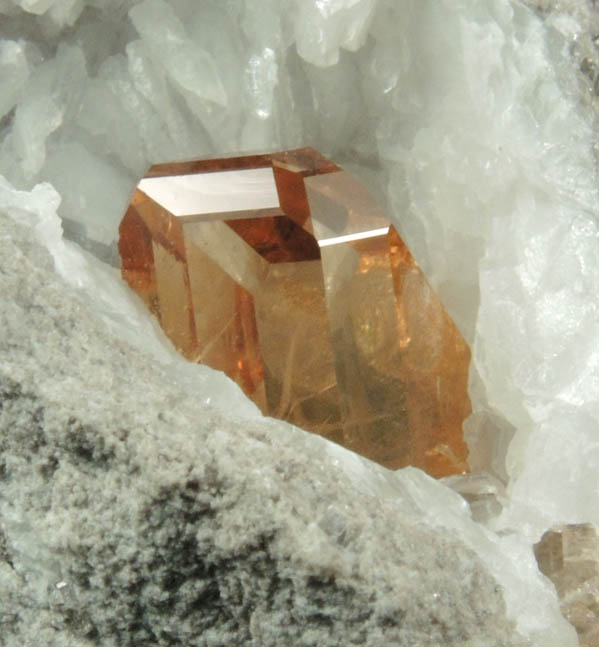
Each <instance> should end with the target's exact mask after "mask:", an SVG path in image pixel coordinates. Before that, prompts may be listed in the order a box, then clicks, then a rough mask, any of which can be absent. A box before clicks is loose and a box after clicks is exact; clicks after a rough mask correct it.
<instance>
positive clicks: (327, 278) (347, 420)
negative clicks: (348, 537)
mask: <svg viewBox="0 0 599 647" xmlns="http://www.w3.org/2000/svg"><path fill="white" fill-rule="evenodd" d="M119 249H120V254H121V261H122V272H123V277H124V278H125V280H126V281H127V282H128V283H129V285H130V286H131V287H132V288H133V289H134V290H135V291H136V292H137V293H138V294H139V296H140V297H141V298H142V299H143V300H144V301H145V302H146V304H147V305H148V307H149V308H150V310H151V311H152V312H153V313H154V314H155V315H156V317H157V318H158V319H159V321H160V324H161V325H162V328H163V329H164V331H165V333H166V334H167V336H168V337H169V338H170V339H171V341H172V342H173V344H174V345H175V346H176V347H177V348H178V349H179V350H180V351H181V352H182V353H183V354H184V355H185V356H186V357H187V358H188V359H190V360H192V361H197V362H202V363H205V364H208V365H210V366H212V367H213V368H216V369H218V370H222V371H224V372H225V373H226V374H227V375H229V376H230V377H231V378H232V379H234V380H235V381H237V382H238V383H239V384H240V386H241V387H242V388H243V390H244V391H245V393H246V394H247V395H248V396H249V397H250V398H252V399H253V400H254V401H255V402H256V403H257V404H258V406H259V407H260V408H261V409H262V411H263V412H264V413H265V414H267V415H271V416H274V417H277V418H283V419H285V420H288V421H290V422H292V423H294V424H296V425H298V426H300V427H303V428H304V429H308V430H310V431H313V432H316V433H318V434H321V435H323V436H325V437H327V438H329V439H331V440H333V441H335V442H338V443H340V444H342V445H344V446H346V447H347V448H349V449H352V450H354V451H356V452H358V453H360V454H362V455H364V456H367V457H368V458H371V459H373V460H376V461H378V462H379V463H381V464H383V465H385V466H387V467H390V468H392V469H396V468H399V467H403V466H406V465H414V466H417V467H420V468H422V469H424V470H426V471H428V472H429V473H430V474H433V475H435V476H444V475H447V474H452V473H457V472H463V471H466V470H467V469H468V467H467V462H466V458H467V449H466V445H465V443H464V440H463V436H462V422H463V420H464V418H465V417H466V416H467V415H468V414H469V413H470V400H469V398H468V394H467V382H468V367H469V362H470V351H469V348H468V346H467V344H466V343H465V341H464V339H463V338H462V336H461V334H460V333H459V331H458V330H457V328H456V326H455V325H454V323H453V322H452V321H451V319H450V318H449V316H448V314H447V312H446V311H445V309H444V308H443V306H442V305H441V303H440V302H439V299H438V297H437V296H436V294H435V293H434V291H433V290H432V289H431V288H430V286H429V284H428V282H427V281H426V279H425V277H424V275H423V274H422V272H421V270H420V269H419V267H418V265H417V263H416V262H415V260H414V259H413V258H412V256H411V254H410V252H409V251H408V249H407V247H406V246H405V244H404V243H403V241H402V239H401V238H400V236H399V234H398V233H397V231H396V230H395V228H394V227H393V226H392V225H391V224H390V222H389V220H388V219H387V218H386V217H385V215H384V213H383V212H382V210H381V208H380V207H379V206H378V205H377V203H376V202H375V200H374V199H373V198H372V196H371V195H370V194H369V192H368V190H367V189H366V187H365V186H364V185H362V184H361V183H359V182H358V181H357V180H356V179H354V178H353V177H352V176H350V175H349V174H348V173H347V172H345V171H344V170H342V169H341V168H339V167H338V166H337V165H335V164H334V163H332V162H331V161H329V160H327V159H325V158H324V157H322V156H321V155H320V154H319V153H317V152H316V151H314V150H312V149H309V148H306V149H300V150H295V151H286V152H282V153H274V154H270V155H253V156H245V157H236V158H227V159H218V160H204V161H192V162H182V163H174V164H159V165H155V166H153V167H152V168H151V169H150V170H149V172H148V174H147V176H146V177H145V178H144V179H143V180H142V181H141V182H140V183H139V186H138V188H137V191H136V192H135V195H134V197H133V199H132V201H131V204H130V206H129V209H128V210H127V213H126V214H125V217H124V219H123V221H122V223H121V227H120V241H119Z"/></svg>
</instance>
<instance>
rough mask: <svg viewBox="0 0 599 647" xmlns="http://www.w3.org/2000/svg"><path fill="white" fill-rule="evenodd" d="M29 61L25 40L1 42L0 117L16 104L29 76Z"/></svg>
mask: <svg viewBox="0 0 599 647" xmlns="http://www.w3.org/2000/svg"><path fill="white" fill-rule="evenodd" d="M29 71H30V70H29V63H28V61H27V55H26V52H25V43H24V41H20V42H17V41H14V40H5V41H1V42H0V79H2V94H0V119H1V118H2V117H4V115H6V114H7V113H8V112H10V110H12V109H13V107H14V106H15V105H16V103H17V101H18V100H19V98H20V95H21V93H22V91H23V88H24V87H25V82H26V81H27V78H28V77H29Z"/></svg>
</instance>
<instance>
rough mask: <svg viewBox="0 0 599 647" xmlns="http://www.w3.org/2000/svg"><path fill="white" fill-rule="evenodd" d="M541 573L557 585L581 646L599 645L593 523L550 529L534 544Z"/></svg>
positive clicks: (597, 546)
mask: <svg viewBox="0 0 599 647" xmlns="http://www.w3.org/2000/svg"><path fill="white" fill-rule="evenodd" d="M534 549H535V556H536V558H537V562H538V564H539V568H540V570H541V572H542V573H543V574H544V575H546V576H547V577H548V578H549V579H550V580H551V581H552V582H553V584H554V585H555V588H556V590H557V594H558V596H559V598H560V602H561V608H562V613H563V614H564V617H565V618H566V619H567V620H568V621H569V622H570V623H571V624H572V625H573V626H574V628H575V629H576V631H577V632H578V636H579V638H580V644H581V646H582V647H599V535H598V534H597V528H596V527H595V526H594V525H593V524H590V523H579V524H568V525H564V526H559V527H556V528H553V529H551V530H549V531H547V532H546V533H545V534H544V535H543V537H542V538H541V541H540V542H539V543H538V544H535V547H534Z"/></svg>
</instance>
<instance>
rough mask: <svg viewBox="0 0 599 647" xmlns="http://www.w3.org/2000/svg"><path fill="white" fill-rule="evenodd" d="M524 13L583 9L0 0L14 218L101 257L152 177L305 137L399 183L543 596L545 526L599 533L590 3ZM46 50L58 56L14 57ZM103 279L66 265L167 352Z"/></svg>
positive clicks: (546, 618)
mask: <svg viewBox="0 0 599 647" xmlns="http://www.w3.org/2000/svg"><path fill="white" fill-rule="evenodd" d="M530 4H536V5H539V6H541V5H542V6H543V8H545V9H546V8H548V7H551V8H555V7H556V6H557V5H559V6H558V8H559V9H568V10H571V11H572V12H573V13H572V15H570V14H568V15H565V14H560V13H555V14H551V13H549V14H545V15H544V17H543V18H540V17H539V16H538V15H536V14H535V13H534V12H533V11H531V10H530V9H529V8H527V6H526V5H525V4H524V3H522V2H518V1H517V0H514V1H513V2H510V1H509V0H427V2H422V0H402V1H401V2H398V1H396V0H285V1H280V2H279V1H278V0H264V2H260V3H243V2H237V1H236V0H232V1H230V2H229V1H228V2H223V3H197V2H193V1H192V0H173V1H172V2H163V1H160V0H145V1H144V2H142V3H140V2H136V1H135V0H128V1H127V0H110V1H109V0H105V1H104V0H93V1H88V2H85V3H84V6H85V7H86V8H87V9H86V10H85V11H82V12H80V10H81V8H82V5H81V4H80V3H78V2H74V1H72V0H64V1H59V0H56V1H55V2H50V1H48V2H37V3H35V2H30V3H29V4H28V5H27V7H29V9H27V12H28V13H27V12H26V13H23V11H22V10H21V9H20V8H19V7H21V6H23V7H25V3H22V2H13V1H9V0H0V14H1V15H0V174H2V175H4V176H6V177H7V179H8V180H9V181H10V182H11V183H12V184H13V185H15V186H16V187H17V189H18V190H19V191H20V193H10V192H11V191H13V189H10V190H9V189H7V188H6V186H5V185H2V187H0V191H4V193H3V195H4V196H5V197H4V198H3V199H4V200H5V202H4V203H1V202H0V206H2V204H4V205H5V207H4V208H10V209H11V210H13V211H14V210H15V209H17V210H18V209H19V208H23V209H25V211H27V208H25V207H18V206H16V205H15V204H12V203H10V204H9V202H10V200H17V201H18V200H21V199H23V200H29V201H31V200H35V201H36V204H38V201H39V204H38V206H39V208H40V209H42V210H43V209H44V207H43V203H44V201H47V204H48V205H51V209H50V211H53V210H54V209H55V208H57V209H58V213H59V214H60V216H61V217H62V218H63V219H64V221H65V228H68V227H70V228H71V229H72V231H73V232H75V233H72V234H70V235H73V236H75V237H77V236H79V239H80V240H82V241H83V242H85V243H89V242H90V241H91V242H95V243H101V244H103V245H105V246H107V245H109V244H114V241H115V240H116V237H117V225H118V222H119V220H120V218H121V217H122V213H123V209H124V207H125V205H126V203H127V200H128V198H129V195H130V192H131V191H132V189H133V187H134V185H135V182H136V180H137V179H138V177H139V176H140V175H141V174H142V173H143V169H144V167H145V166H146V165H147V164H149V163H150V162H152V161H164V160H169V159H177V158H178V159H181V158H190V157H196V156H197V157H201V156H206V155H209V154H219V153H221V154H226V153H232V152H238V151H242V150H250V149H252V150H255V149H273V148H287V147H292V146H302V145H308V144H309V145H313V146H315V147H316V148H320V149H321V150H322V152H323V153H324V154H327V155H332V156H334V157H335V159H338V160H339V161H340V162H341V163H342V164H343V163H344V160H346V159H347V160H349V161H351V162H352V169H354V170H355V171H356V172H358V173H359V174H360V175H361V177H364V178H368V179H369V183H372V185H373V186H375V185H376V186H386V187H387V189H388V190H387V195H386V198H387V200H388V202H389V204H390V205H391V206H392V207H393V211H394V217H395V220H396V224H397V226H398V228H399V229H400V231H401V233H402V235H403V236H404V238H405V239H406V242H407V243H408V246H409V247H410V249H411V250H412V251H413V253H414V256H415V257H416V259H417V260H418V261H419V263H420V264H421V266H422V267H423V269H424V271H425V272H426V273H427V275H428V276H429V278H430V280H431V283H432V284H433V286H434V287H435V289H436V290H437V291H438V293H439V294H440V295H441V297H442V299H443V301H444V303H445V304H446V305H447V307H448V309H449V311H450V313H451V315H452V316H453V317H454V319H455V320H456V322H457V323H458V324H459V326H460V327H461V329H462V331H463V332H464V334H465V336H466V337H467V338H468V340H469V342H471V343H472V345H473V356H474V360H473V367H472V376H471V395H472V400H473V404H474V409H475V412H474V414H473V416H472V417H471V419H470V420H469V421H468V424H467V434H468V437H469V442H470V446H471V449H472V464H473V465H474V466H476V467H477V468H481V469H482V468H485V469H488V470H489V471H490V472H492V473H493V474H494V475H495V476H497V477H499V478H501V479H503V480H509V483H508V486H507V507H506V510H505V511H504V513H503V515H502V516H501V517H500V518H499V519H498V520H496V521H495V522H494V524H495V528H497V529H501V531H502V534H501V537H502V539H498V537H496V538H495V540H493V541H496V542H498V543H497V546H499V547H500V548H497V550H501V551H503V554H504V555H512V556H513V559H514V564H515V568H516V570H518V568H520V569H521V572H522V573H523V574H528V575H529V576H530V580H531V582H532V581H534V580H535V578H536V577H537V575H536V573H535V569H534V567H533V566H534V563H533V562H532V561H531V559H532V558H531V553H530V550H528V548H529V547H530V545H531V543H532V542H533V541H534V540H536V539H537V538H538V537H539V536H540V533H541V532H542V531H543V530H545V529H546V528H547V527H548V526H550V525H552V524H553V523H558V522H559V523H563V522H574V521H578V522H584V521H593V522H595V523H599V506H597V505H596V504H595V501H596V500H597V494H598V492H597V485H598V482H597V477H596V472H597V465H598V461H599V456H598V447H599V442H598V439H599V431H598V430H599V420H598V418H599V404H598V403H599V377H598V376H599V352H598V350H597V349H598V348H599V343H598V337H599V328H598V326H599V323H598V322H599V316H598V315H599V313H598V312H597V307H598V306H597V302H598V294H599V284H598V283H599V244H598V243H599V240H598V229H597V214H598V212H599V199H598V194H597V186H599V185H598V184H597V175H596V158H595V154H594V151H593V146H594V144H595V143H596V135H595V132H596V122H597V104H598V103H599V102H598V101H597V100H596V97H595V98H593V95H592V92H589V87H591V89H592V86H593V84H594V83H595V82H596V77H597V76H598V75H599V72H597V73H595V72H593V69H595V68H593V65H596V62H593V61H594V60H595V59H593V56H597V55H596V51H595V47H594V45H592V42H591V41H592V39H591V37H590V34H592V33H596V31H594V30H595V28H596V27H597V24H596V23H597V16H596V12H594V13H593V10H592V7H591V4H590V3H580V2H575V0H572V1H569V2H566V1H565V0H564V2H558V0H556V1H555V2H549V0H543V1H542V2H541V0H538V1H535V2H533V0H530ZM582 4H584V7H585V9H584V10H583V9H580V7H582ZM43 7H45V9H44V8H43ZM576 7H578V9H576V10H575V8H576ZM33 11H35V12H33ZM593 16H594V18H593ZM581 17H582V18H584V20H586V21H587V22H586V23H584V24H585V27H584V28H582V29H581V27H580V26H579V23H578V22H577V21H578V20H579V19H582V18H581ZM71 24H72V26H70V27H69V25H71ZM579 32H580V33H579ZM32 34H37V36H36V38H38V39H39V40H40V42H39V43H37V45H38V47H39V52H43V56H44V58H43V60H42V57H41V55H40V54H39V52H37V53H36V51H35V44H32V43H28V44H27V45H24V44H23V42H24V40H26V39H27V40H31V39H32V38H33V36H32ZM21 36H22V40H21ZM583 36H585V37H586V40H585V38H583ZM583 41H584V42H587V41H589V42H588V43H587V45H588V47H587V46H586V45H585V47H586V49H585V47H583ZM589 43H590V44H589ZM28 48H29V49H28ZM577 52H579V53H578V54H577ZM594 52H595V53H594ZM576 56H581V57H582V58H581V59H576ZM585 61H586V62H585ZM589 61H590V62H589ZM582 63H584V66H586V69H587V72H586V73H585V74H586V77H585V78H586V80H585V78H583V75H582V74H579V73H578V71H577V65H578V66H579V67H580V66H581V65H582ZM584 66H583V67H584ZM597 70H599V68H597ZM585 83H587V85H585ZM589 84H590V86H589ZM13 110H14V112H13ZM381 163H382V164H381ZM381 166H382V168H381ZM47 181H51V182H52V184H53V186H54V187H55V188H56V189H58V191H59V192H60V195H61V198H62V201H61V204H60V206H58V205H57V196H56V193H55V192H52V191H51V190H50V188H49V187H48V186H47V185H44V184H43V183H44V182H47ZM36 185H38V186H37V188H35V189H34V188H33V187H34V186H36ZM40 186H41V187H42V188H40ZM17 189H14V191H16V190H17ZM28 191H32V193H31V194H30V193H28ZM9 193H10V195H12V196H13V197H12V198H10V200H9V202H7V200H8V199H7V198H6V195H9ZM14 196H18V197H17V198H15V197H14ZM24 196H28V197H24ZM11 204H12V206H11ZM6 205H8V206H6ZM78 226H79V227H80V228H81V229H82V233H77V231H76V230H77V227H78ZM48 231H49V233H48V234H47V235H48V237H49V240H52V241H54V242H56V240H57V234H56V232H57V229H56V228H55V227H54V225H52V226H51V227H50V229H49V230H48ZM48 244H49V245H50V246H52V245H53V244H54V243H52V244H51V243H48ZM67 247H68V246H67ZM64 249H66V248H64ZM69 249H70V248H69ZM64 254H67V252H64ZM67 255H68V254H67ZM59 257H60V253H57V254H56V258H57V259H58V258H59ZM57 262H58V261H57ZM86 262H87V261H86ZM90 263H91V262H90ZM90 263H87V265H86V264H85V263H83V264H81V263H78V262H73V263H71V264H70V265H68V267H69V269H67V270H63V271H64V272H65V274H67V275H69V276H70V278H72V279H73V280H79V281H80V282H81V284H85V285H88V286H89V285H90V284H93V281H94V278H93V277H96V282H97V283H98V284H100V285H102V290H103V291H104V295H105V296H104V297H102V299H101V300H99V303H101V304H102V305H101V307H100V306H99V307H100V311H101V312H102V316H106V317H109V318H110V317H112V320H113V322H114V325H115V326H118V325H123V335H125V336H127V335H129V337H137V338H138V343H143V342H141V341H140V340H141V339H143V337H144V335H146V334H148V335H150V333H148V331H149V330H152V331H153V332H152V333H151V335H150V336H149V337H148V339H150V338H151V339H152V340H153V341H148V342H147V343H148V344H150V345H151V346H152V347H153V348H155V347H157V346H156V344H157V343H158V342H156V339H159V336H156V334H157V333H156V331H155V329H154V328H152V325H153V324H150V323H147V321H146V324H143V323H141V322H142V321H143V313H142V311H139V312H136V311H134V310H131V304H130V303H129V305H127V300H126V298H125V297H124V296H123V292H122V289H121V288H122V286H120V287H117V286H119V285H120V284H119V283H118V281H116V282H113V278H114V277H115V276H116V273H115V271H113V270H112V269H106V268H103V269H101V266H100V265H97V264H96V265H93V264H90ZM58 265H59V267H60V262H58ZM82 267H86V268H87V269H85V270H83V269H81V268H82ZM77 277H78V278H77ZM100 277H101V278H100ZM111 300H112V301H111ZM110 303H112V306H110V305H109V304H110ZM119 312H121V313H124V312H126V313H128V314H127V316H126V317H123V316H119V315H118V313H119ZM128 318H130V319H131V321H135V322H136V323H135V325H134V326H127V325H126V324H124V321H125V320H127V319H128ZM144 326H145V328H144ZM152 335H154V337H152ZM129 337H127V338H129ZM169 361H170V360H169ZM197 370H200V369H198V368H197V367H190V368H189V371H191V372H193V371H197ZM205 375H210V376H212V377H210V378H209V379H210V380H212V381H211V384H213V385H214V391H213V393H214V394H215V395H214V397H217V395H216V394H217V393H221V392H222V393H223V394H226V393H228V391H227V388H228V387H225V386H224V385H225V384H226V383H227V381H226V380H225V379H224V378H216V377H214V375H215V374H214V372H209V373H205ZM190 379H191V378H190ZM206 379H208V378H206ZM219 379H220V380H221V382H219V381H218V380H219ZM225 399H226V396H224V395H223V396H222V398H221V402H223V403H224V402H225ZM235 402H236V404H235V407H238V408H239V411H242V412H243V411H245V413H247V415H255V410H254V409H252V410H251V412H249V413H248V411H249V409H247V408H246V409H244V408H243V407H244V405H243V404H240V402H241V401H238V400H236V401H235ZM245 406H248V405H245ZM250 409H251V407H250ZM418 487H424V485H422V484H419V485H418ZM485 541H486V540H485ZM489 541H490V540H489ZM485 545H486V544H485V542H484V541H483V542H481V543H480V544H479V548H478V549H477V551H480V553H481V554H482V553H484V551H485V550H486V549H485ZM527 547H528V548H527ZM527 551H528V552H527ZM491 552H492V551H491ZM491 552H489V559H490V560H491V561H493V560H494V557H492V556H491ZM493 554H495V553H493ZM494 563H495V562H494ZM497 563H503V562H501V560H499V561H498V562H497ZM508 570H509V569H508ZM508 579H509V578H508ZM511 581H512V584H505V587H506V591H507V590H508V589H510V592H508V593H506V596H507V598H508V600H510V599H511V600H512V602H510V609H512V612H513V613H514V614H515V616H516V615H518V614H519V613H520V615H519V617H518V618H517V621H518V623H519V626H526V627H528V629H529V630H531V631H532V630H533V629H534V626H535V623H536V624H537V628H540V629H542V628H543V627H550V626H552V622H555V618H553V619H552V615H551V614H552V613H553V612H552V611H551V609H550V605H548V604H546V603H545V602H543V603H541V602H539V606H538V608H535V607H534V604H535V603H536V600H537V597H536V596H531V597H530V598H528V599H524V598H526V593H521V595H522V596H523V598H522V599H521V600H520V602H518V600H519V598H518V597H517V596H518V595H519V594H517V593H514V591H516V589H517V588H518V587H520V586H523V584H522V582H520V584H516V583H515V582H516V580H511ZM519 590H520V591H527V590H528V589H526V588H523V589H519ZM510 595H511V596H515V597H511V598H510ZM538 599H541V598H538ZM519 604H521V607H522V611H521V612H519V611H518V605H519ZM527 605H528V606H527ZM531 605H533V606H531ZM527 623H528V624H527ZM542 630H543V631H544V629H542ZM545 644H546V645H551V646H552V645H555V646H556V647H558V646H559V647H561V646H562V644H563V643H560V642H559V640H557V639H555V640H553V642H552V640H551V637H548V638H547V641H546V643H545Z"/></svg>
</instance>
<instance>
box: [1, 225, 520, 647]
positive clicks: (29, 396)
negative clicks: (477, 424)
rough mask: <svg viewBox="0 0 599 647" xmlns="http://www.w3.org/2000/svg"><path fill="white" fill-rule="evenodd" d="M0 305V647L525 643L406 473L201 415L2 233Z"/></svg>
mask: <svg viewBox="0 0 599 647" xmlns="http://www.w3.org/2000/svg"><path fill="white" fill-rule="evenodd" d="M0 294H1V295H2V308H1V309H0V628H1V630H0V645H2V646H3V647H16V646H17V645H19V646H22V645H57V646H58V645H60V646H66V645H70V646H73V647H75V646H78V647H81V646H83V645H101V646H103V647H104V646H109V645H110V646H112V645H119V646H122V647H128V646H133V645H155V646H163V645H187V646H190V647H191V646H214V647H216V646H221V645H248V646H255V647H258V646H270V645H289V646H291V645H305V646H308V645H313V646H318V647H328V646H331V647H332V646H337V645H339V646H341V645H343V646H348V645H367V646H375V645H376V646H382V645H385V646H388V647H390V646H408V645H410V646H416V645H418V646H419V647H420V646H422V647H424V646H428V645H430V646H433V645H435V646H438V645H444V646H455V647H457V646H458V645H459V646H460V647H463V646H467V645H468V646H474V645H477V646H483V645H484V646H485V647H493V646H496V647H500V646H501V647H505V646H510V647H511V646H517V645H523V644H524V641H523V639H522V638H521V637H520V636H519V635H517V633H516V632H515V630H514V629H513V627H512V625H511V624H510V623H509V622H508V621H507V620H506V618H505V605H504V602H503V597H502V589H501V587H499V586H497V583H496V582H495V581H494V580H493V578H492V577H491V576H490V575H489V574H488V573H487V572H486V570H485V569H484V568H483V567H482V565H481V563H480V561H479V560H478V558H477V557H476V556H475V555H474V553H472V552H471V551H470V550H469V549H468V548H466V547H465V546H464V545H463V544H462V543H461V542H460V540H459V538H458V537H456V536H452V535H451V534H450V533H449V532H447V531H443V530H441V529H434V528H433V527H431V526H430V525H427V523H425V521H424V520H423V519H422V518H419V516H418V514H417V513H416V512H415V510H416V508H415V507H413V506H412V507H410V504H409V501H408V500H407V499H408V498H409V495H408V493H407V488H406V489H404V488H403V486H402V478H403V477H402V474H403V472H402V471H400V472H398V473H395V474H392V473H391V472H388V471H386V470H384V469H383V468H380V467H378V466H375V465H374V464H370V463H369V462H367V461H362V465H363V468H362V469H363V479H364V480H365V482H371V483H375V482H379V481H380V482H383V481H388V482H390V483H395V484H396V485H395V486H394V487H395V488H396V496H395V497H387V498H385V497H377V496H374V495H372V494H369V493H368V492H369V490H368V487H363V485H364V484H363V483H362V484H360V483H358V482H352V480H351V478H350V477H349V476H348V473H347V471H344V470H342V469H340V468H339V462H340V461H343V460H345V459H344V456H345V454H344V453H343V452H344V450H335V451H330V445H329V443H327V441H324V440H323V439H321V438H318V437H316V436H313V435H310V434H307V433H305V432H303V431H300V430H298V429H296V428H293V427H291V426H289V425H287V424H286V423H283V422H278V421H269V420H266V419H265V420H260V419H255V420H244V421H241V420H237V419H235V418H232V417H227V416H226V415H223V414H222V413H219V412H217V411H216V410H213V409H211V408H210V407H209V406H206V405H205V404H203V403H201V397H200V396H201V394H198V393H194V392H193V389H190V388H189V386H188V385H187V384H181V385H179V384H177V383H175V382H174V381H173V379H172V376H170V375H169V374H167V372H166V370H165V368H164V366H163V365H161V364H160V363H158V362H157V361H156V360H155V359H152V358H151V357H149V356H145V355H143V354H142V353H141V352H139V351H137V350H135V349H133V348H131V347H129V346H128V345H127V344H126V343H125V342H122V341H119V339H116V338H114V337H112V336H111V334H110V333H109V332H108V330H107V328H106V327H105V326H104V324H103V323H102V321H100V319H99V318H97V317H95V316H94V314H93V306H92V299H93V295H86V294H85V293H82V292H80V291H76V290H75V289H74V288H71V287H69V286H67V285H66V284H64V283H63V282H62V281H61V280H60V279H58V278H57V276H56V275H55V273H54V270H53V263H52V260H51V259H50V257H49V256H48V254H47V253H46V251H45V250H43V249H42V248H41V247H40V246H39V245H38V244H37V243H36V242H35V241H34V239H33V238H32V236H31V234H30V233H29V232H28V231H27V230H25V229H23V228H21V227H20V226H18V225H15V224H14V223H13V222H12V221H11V220H10V219H8V218H6V217H4V216H1V217H0ZM422 478H423V479H428V477H425V476H422ZM441 487H442V486H440V485H439V488H441Z"/></svg>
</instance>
